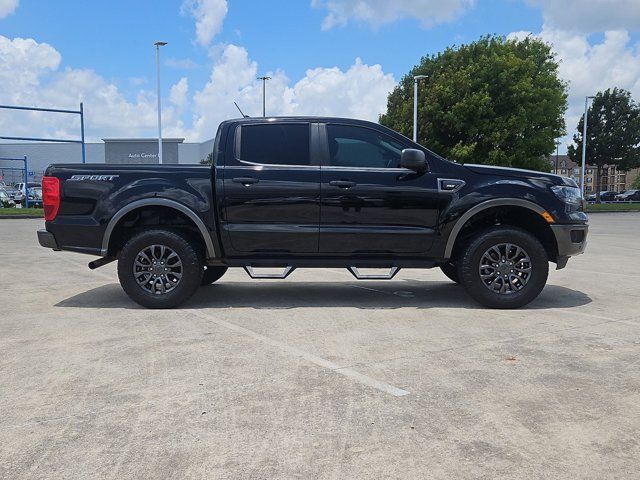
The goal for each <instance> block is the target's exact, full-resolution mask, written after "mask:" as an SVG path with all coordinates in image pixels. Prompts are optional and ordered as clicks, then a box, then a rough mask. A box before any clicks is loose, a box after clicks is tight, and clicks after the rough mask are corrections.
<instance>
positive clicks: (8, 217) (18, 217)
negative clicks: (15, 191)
mask: <svg viewBox="0 0 640 480" xmlns="http://www.w3.org/2000/svg"><path fill="white" fill-rule="evenodd" d="M10 218H15V219H18V220H23V219H25V218H42V219H44V217H42V216H40V215H0V220H7V219H10Z"/></svg>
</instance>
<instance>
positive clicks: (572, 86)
mask: <svg viewBox="0 0 640 480" xmlns="http://www.w3.org/2000/svg"><path fill="white" fill-rule="evenodd" d="M528 34H530V33H529V32H514V33H512V34H511V35H510V37H511V38H522V37H524V36H526V35H528ZM536 36H538V37H539V38H541V39H542V40H544V41H545V42H547V43H550V44H551V45H552V46H553V50H554V51H555V52H556V54H557V58H558V60H560V67H559V74H560V77H561V78H562V79H563V80H565V81H567V82H568V83H569V109H568V111H567V115H566V121H567V132H568V135H567V137H566V138H565V139H563V143H568V142H570V141H571V137H572V136H573V134H574V132H575V129H576V125H577V123H578V120H579V119H580V117H581V115H582V114H583V112H584V98H585V96H587V95H594V94H595V93H597V92H598V91H603V90H606V89H607V88H613V87H620V88H624V89H627V90H629V91H631V93H632V95H633V97H634V98H636V99H637V100H640V44H635V45H633V44H632V42H631V39H630V36H629V33H628V32H627V31H625V30H611V31H607V32H605V33H604V38H603V39H602V41H601V42H599V43H594V44H591V43H589V40H588V38H587V37H586V36H585V35H583V34H579V33H571V32H568V31H563V30H557V29H553V28H550V27H547V26H544V27H543V29H542V31H541V32H540V33H539V34H537V35H536Z"/></svg>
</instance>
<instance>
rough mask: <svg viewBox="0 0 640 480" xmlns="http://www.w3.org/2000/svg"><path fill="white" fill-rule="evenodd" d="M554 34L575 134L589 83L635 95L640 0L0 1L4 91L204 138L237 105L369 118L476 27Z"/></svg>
mask: <svg viewBox="0 0 640 480" xmlns="http://www.w3.org/2000/svg"><path fill="white" fill-rule="evenodd" d="M486 34H498V35H504V36H507V37H510V38H522V37H524V36H526V35H534V36H537V37H540V38H542V39H543V40H545V41H547V42H549V43H550V44H552V47H553V50H554V52H555V53H556V55H557V58H558V60H559V61H560V76H561V77H562V78H563V79H564V80H565V81H567V82H568V84H569V109H568V111H567V115H566V121H567V130H568V135H567V136H566V137H565V138H563V139H562V146H561V147H560V151H561V153H563V152H564V151H565V150H566V144H567V143H569V142H570V138H571V135H572V134H573V132H574V130H575V127H576V124H577V121H578V119H579V117H580V115H581V112H582V110H583V109H584V97H585V95H592V94H594V93H595V92H597V91H599V90H604V89H606V88H609V87H621V88H626V89H628V90H630V91H631V92H632V94H633V95H634V97H635V98H636V99H638V100H640V0H563V1H560V0H395V1H388V0H175V1H172V0H163V1H157V0H155V1H152V0H136V1H131V0H129V1H124V0H110V1H109V2H95V1H91V2H87V1H86V0H85V1H81V0H57V1H55V2H54V1H50V0H0V86H1V87H0V103H1V104H5V105H6V104H10V105H25V106H38V107H47V108H65V109H67V108H68V109H77V108H78V104H79V102H81V101H82V102H83V103H84V109H85V112H86V120H85V123H86V131H87V138H88V139H89V140H93V141H95V140H99V139H101V138H114V137H153V136H155V135H157V110H156V108H157V107H156V64H155V61H156V59H155V47H154V45H153V44H154V42H155V41H158V40H162V41H166V42H168V45H166V46H164V47H162V49H161V80H162V81H161V95H162V101H163V108H162V114H163V135H164V136H165V137H168V136H171V137H184V138H185V139H186V141H203V140H207V139H210V138H212V137H213V136H214V135H215V131H216V128H217V125H218V124H219V122H220V121H222V120H224V119H227V118H234V117H237V116H238V112H237V110H236V108H235V106H234V105H233V102H234V101H236V102H238V104H239V105H240V107H241V108H242V109H243V110H244V112H245V113H246V114H248V115H251V116H257V115H260V113H261V109H262V84H261V82H260V81H259V80H257V79H256V77H258V76H261V75H268V76H271V77H272V79H271V80H269V82H268V83H267V114H268V115H296V114H308V115H336V116H348V117H355V118H363V119H367V120H372V121H376V120H377V119H378V115H379V114H380V113H384V111H385V109H386V99H387V94H388V93H389V92H390V91H391V90H392V89H393V88H394V86H395V85H396V84H397V82H398V81H399V80H400V79H401V78H402V77H403V75H405V74H406V73H407V72H408V71H409V70H410V69H411V68H412V67H413V66H414V65H416V64H417V63H418V62H419V61H420V58H421V57H422V56H425V55H430V54H434V53H437V52H438V51H442V50H443V49H445V48H446V47H448V46H451V45H455V44H458V45H459V44H461V43H467V42H471V41H474V40H476V39H478V38H479V37H480V36H482V35H486ZM0 134H1V135H5V136H30V137H34V136H37V137H52V136H53V137H63V138H78V135H79V123H78V120H77V119H76V118H75V117H74V116H72V115H52V114H45V113H27V112H15V111H14V112H12V111H7V110H0Z"/></svg>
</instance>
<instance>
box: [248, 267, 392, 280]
mask: <svg viewBox="0 0 640 480" xmlns="http://www.w3.org/2000/svg"><path fill="white" fill-rule="evenodd" d="M242 268H244V271H245V272H247V275H249V276H250V277H251V278H253V279H254V280H265V279H272V280H282V279H284V278H287V277H288V276H289V275H291V274H292V273H293V271H294V270H295V269H296V267H293V266H291V265H288V266H286V267H284V268H283V270H282V272H281V273H256V272H254V270H253V267H252V266H250V265H245V266H243V267H242ZM347 270H349V272H351V275H353V276H354V277H355V278H357V279H358V280H391V279H392V278H393V277H395V276H396V274H397V273H398V272H399V271H400V267H390V268H389V273H386V274H380V275H366V274H363V273H360V272H359V271H358V267H347Z"/></svg>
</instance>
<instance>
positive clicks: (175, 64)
mask: <svg viewBox="0 0 640 480" xmlns="http://www.w3.org/2000/svg"><path fill="white" fill-rule="evenodd" d="M164 64H165V65H166V66H167V67H171V68H177V69H180V70H190V69H192V68H196V67H197V66H198V64H197V63H196V62H194V61H193V60H191V59H190V58H175V57H169V58H167V59H166V60H165V62H164Z"/></svg>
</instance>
